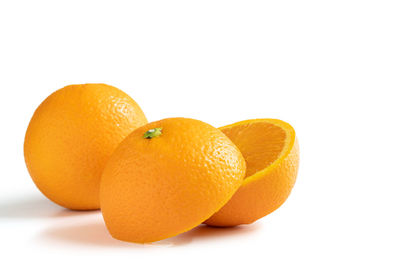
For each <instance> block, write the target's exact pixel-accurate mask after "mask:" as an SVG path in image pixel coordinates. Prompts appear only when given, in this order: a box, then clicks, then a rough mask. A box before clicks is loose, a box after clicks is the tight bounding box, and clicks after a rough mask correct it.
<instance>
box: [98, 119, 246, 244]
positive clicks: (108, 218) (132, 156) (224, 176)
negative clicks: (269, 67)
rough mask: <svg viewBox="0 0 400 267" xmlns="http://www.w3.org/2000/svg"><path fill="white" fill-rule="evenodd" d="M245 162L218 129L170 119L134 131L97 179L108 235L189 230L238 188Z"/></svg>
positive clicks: (148, 237) (147, 237)
mask: <svg viewBox="0 0 400 267" xmlns="http://www.w3.org/2000/svg"><path fill="white" fill-rule="evenodd" d="M245 173H246V163H245V161H244V158H243V156H242V155H241V153H240V151H239V150H238V148H237V147H236V146H235V145H234V144H233V143H232V141H231V140H229V138H228V137H227V136H226V135H224V134H223V133H222V132H221V131H220V130H218V129H216V128H214V127H212V126H210V125H209V124H206V123H204V122H201V121H198V120H194V119H187V118H169V119H164V120H160V121H156V122H152V123H149V124H147V125H145V126H142V127H140V128H138V129H136V130H135V131H133V132H132V133H131V134H130V135H129V136H128V137H127V138H126V139H125V140H124V141H122V143H121V144H120V145H119V146H118V147H117V149H116V150H115V151H114V153H113V154H112V156H111V158H110V160H109V161H108V163H107V165H106V167H105V168H104V172H103V175H102V178H101V187H100V204H101V211H102V214H103V218H104V221H105V223H106V226H107V228H108V230H109V232H110V234H111V235H112V236H113V237H114V238H116V239H119V240H123V241H129V242H138V243H146V242H152V241H158V240H161V239H164V238H168V237H172V236H175V235H177V234H179V233H182V232H185V231H188V230H190V229H192V228H193V227H195V226H197V225H199V224H200V223H202V222H203V221H204V220H205V219H207V218H209V217H210V216H211V215H212V214H213V213H215V212H216V211H217V210H218V209H220V208H221V207H222V206H223V205H224V204H225V203H226V202H227V201H228V200H229V199H230V198H231V196H232V195H233V194H234V192H235V191H236V190H237V189H238V188H239V186H240V185H241V183H242V181H243V177H244V175H245Z"/></svg>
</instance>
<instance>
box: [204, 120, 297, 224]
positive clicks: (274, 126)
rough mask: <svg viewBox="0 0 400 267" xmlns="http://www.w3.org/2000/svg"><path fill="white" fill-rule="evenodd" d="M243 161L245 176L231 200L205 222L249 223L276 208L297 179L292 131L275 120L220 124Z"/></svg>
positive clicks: (294, 135)
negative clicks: (237, 149)
mask: <svg viewBox="0 0 400 267" xmlns="http://www.w3.org/2000/svg"><path fill="white" fill-rule="evenodd" d="M220 130H222V132H223V133H224V134H225V135H227V136H228V137H229V138H230V139H231V140H232V141H233V143H234V144H235V145H236V146H237V147H238V148H239V150H240V151H241V152H242V155H243V157H244V158H245V160H246V165H247V171H246V177H245V180H244V182H243V184H242V186H241V187H240V188H239V190H238V191H237V192H236V193H235V194H234V196H233V197H232V198H231V199H230V201H229V202H228V203H227V204H226V205H225V206H224V207H223V208H222V209H220V210H219V211H218V212H217V213H215V214H214V215H213V216H212V217H211V218H209V219H208V220H206V221H205V223H206V224H208V225H212V226H234V225H239V224H249V223H252V222H254V221H256V220H258V219H260V218H262V217H264V216H266V215H268V214H270V213H271V212H273V211H274V210H276V209H277V208H279V207H280V206H281V205H282V204H283V203H284V202H285V200H286V199H287V198H288V196H289V194H290V192H291V190H292V188H293V186H294V183H295V181H296V176H297V171H298V166H299V146H298V142H297V138H296V134H295V131H294V129H293V127H292V126H290V125H289V124H288V123H286V122H283V121H281V120H276V119H255V120H246V121H241V122H237V123H234V124H231V125H228V126H224V127H221V128H220Z"/></svg>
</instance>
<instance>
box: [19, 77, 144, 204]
mask: <svg viewBox="0 0 400 267" xmlns="http://www.w3.org/2000/svg"><path fill="white" fill-rule="evenodd" d="M145 123H147V120H146V117H145V116H144V114H143V112H142V110H141V109H140V107H139V106H138V104H137V103H136V102H135V101H134V100H133V99H132V98H130V97H129V96H128V95H127V94H125V93H124V92H122V91H121V90H119V89H117V88H115V87H112V86H109V85H105V84H83V85H70V86H66V87H64V88H62V89H60V90H58V91H56V92H54V93H53V94H51V95H50V96H49V97H47V98H46V99H45V100H44V101H43V102H42V103H41V105H40V106H39V107H38V108H37V109H36V111H35V113H34V115H33V117H32V119H31V121H30V123H29V126H28V129H27V132H26V135H25V144H24V154H25V162H26V165H27V168H28V171H29V173H30V175H31V177H32V179H33V181H34V182H35V184H36V186H37V187H38V188H39V190H40V191H41V192H42V193H43V194H44V195H46V196H47V197H48V198H49V199H50V200H52V201H54V202H55V203H57V204H59V205H61V206H63V207H66V208H69V209H77V210H90V209H98V208H99V206H100V203H99V197H98V194H99V187H100V177H101V172H102V170H103V167H104V165H105V163H106V161H107V159H108V158H109V156H110V155H111V153H112V152H113V150H114V149H115V148H116V147H117V145H118V144H119V143H120V142H121V141H122V140H123V139H124V138H125V137H126V136H127V135H128V134H129V133H131V132H132V131H133V130H134V129H135V128H137V127H139V126H141V125H143V124H145Z"/></svg>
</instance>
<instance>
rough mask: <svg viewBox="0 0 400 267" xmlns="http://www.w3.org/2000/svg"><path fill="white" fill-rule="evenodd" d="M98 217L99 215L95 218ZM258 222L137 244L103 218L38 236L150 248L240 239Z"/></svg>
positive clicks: (200, 228) (196, 230)
mask: <svg viewBox="0 0 400 267" xmlns="http://www.w3.org/2000/svg"><path fill="white" fill-rule="evenodd" d="M97 220H98V218H96V221H97ZM258 227H259V226H258V224H252V225H245V226H236V227H229V228H215V227H209V226H206V225H199V226H197V227H196V228H194V229H192V230H191V231H188V232H186V233H183V234H180V235H178V236H174V237H171V238H167V239H165V240H161V241H157V242H153V243H146V244H138V243H129V242H123V241H119V240H116V239H114V238H113V237H111V235H110V234H109V233H108V231H107V229H106V227H105V225H104V223H103V222H101V221H97V222H86V223H81V224H72V225H71V224H70V225H64V226H58V227H54V228H50V229H47V230H45V231H44V232H42V233H41V234H40V235H39V239H41V240H45V241H50V242H54V241H55V242H62V243H71V244H74V245H85V246H92V247H96V246H97V247H98V246H101V247H126V248H149V247H174V246H181V245H186V244H188V243H191V242H193V241H208V240H213V239H223V238H228V237H229V238H239V237H240V236H241V235H245V234H249V233H251V232H254V231H256V230H257V229H258Z"/></svg>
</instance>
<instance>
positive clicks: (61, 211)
mask: <svg viewBox="0 0 400 267" xmlns="http://www.w3.org/2000/svg"><path fill="white" fill-rule="evenodd" d="M86 213H92V212H91V211H73V210H68V209H65V208H63V207H60V206H58V205H56V204H54V203H53V202H51V201H50V200H48V199H46V198H44V197H40V196H26V197H24V198H21V199H17V200H9V201H7V200H2V202H1V203H0V219H18V218H24V219H35V218H51V217H67V216H76V215H82V214H86Z"/></svg>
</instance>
